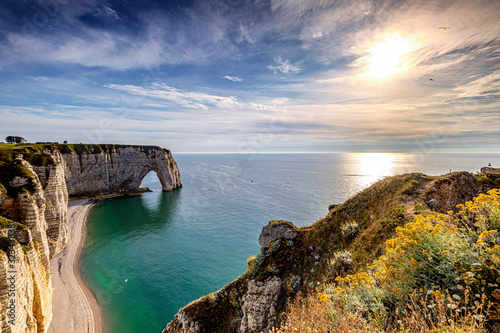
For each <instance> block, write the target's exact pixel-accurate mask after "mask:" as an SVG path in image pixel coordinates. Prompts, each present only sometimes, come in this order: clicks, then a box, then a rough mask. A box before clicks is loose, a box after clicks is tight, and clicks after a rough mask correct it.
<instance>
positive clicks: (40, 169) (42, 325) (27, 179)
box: [0, 145, 182, 333]
mask: <svg viewBox="0 0 500 333" xmlns="http://www.w3.org/2000/svg"><path fill="white" fill-rule="evenodd" d="M38 148H40V147H38ZM75 148H77V149H76V150H75ZM43 149H44V150H45V151H44V152H43V153H42V152H40V151H39V150H37V151H35V152H34V151H30V150H28V151H27V153H26V154H24V155H25V156H23V154H17V153H16V152H12V151H3V152H0V153H3V154H0V304H1V305H2V306H1V307H0V333H1V332H19V333H20V332H23V333H32V332H37V333H38V332H46V331H47V329H48V327H49V324H50V321H51V318H52V286H51V273H50V266H49V258H51V257H53V256H54V255H56V254H57V253H59V252H60V251H62V250H63V249H64V247H65V245H66V243H67V233H68V217H67V206H68V195H69V196H76V197H95V196H100V195H107V194H115V193H126V192H131V191H138V190H139V186H140V184H141V181H142V179H143V178H144V176H146V174H147V173H148V172H149V171H155V172H156V173H157V175H158V178H159V180H160V182H161V184H162V188H163V190H164V191H170V190H173V189H175V188H178V187H180V186H182V184H181V180H180V174H179V170H178V169H177V164H176V163H175V161H174V159H173V158H172V154H171V153H170V151H168V150H166V149H162V148H160V147H144V146H111V145H73V146H72V147H70V145H49V146H48V147H47V146H46V145H44V146H43ZM83 149H85V150H83ZM12 155H15V158H13V157H14V156H12ZM28 160H29V161H31V163H30V162H28ZM11 302H15V306H13V309H14V310H12V309H9V307H6V306H4V305H8V304H11Z"/></svg>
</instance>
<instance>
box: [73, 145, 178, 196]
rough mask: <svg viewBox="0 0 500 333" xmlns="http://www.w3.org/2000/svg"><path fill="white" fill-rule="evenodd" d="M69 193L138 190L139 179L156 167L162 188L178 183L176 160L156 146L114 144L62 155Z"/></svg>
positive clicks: (100, 193) (105, 192)
mask: <svg viewBox="0 0 500 333" xmlns="http://www.w3.org/2000/svg"><path fill="white" fill-rule="evenodd" d="M63 158H64V161H65V162H66V166H65V175H66V184H67V187H68V194H69V195H70V196H99V195H104V194H110V193H123V192H130V191H138V190H139V186H140V184H141V181H142V179H143V178H144V177H145V176H146V175H147V174H148V173H149V172H150V171H155V172H156V174H157V175H158V179H159V180H160V183H161V186H162V189H163V191H171V190H173V189H175V188H178V187H181V186H182V183H181V179H180V174H179V170H178V168H177V164H176V163H175V161H174V159H173V158H172V154H171V152H170V151H168V150H166V149H161V148H159V147H155V148H149V149H148V150H146V149H144V148H143V147H141V146H133V147H121V146H118V147H113V148H110V149H109V150H107V151H103V152H99V153H91V154H80V155H79V154H76V153H74V152H72V153H69V154H64V155H63Z"/></svg>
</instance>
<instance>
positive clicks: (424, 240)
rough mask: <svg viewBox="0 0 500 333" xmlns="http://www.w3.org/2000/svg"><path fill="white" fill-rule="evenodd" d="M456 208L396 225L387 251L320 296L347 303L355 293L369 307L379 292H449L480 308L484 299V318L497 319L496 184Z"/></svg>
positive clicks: (393, 298)
mask: <svg viewBox="0 0 500 333" xmlns="http://www.w3.org/2000/svg"><path fill="white" fill-rule="evenodd" d="M457 208H458V213H454V212H453V211H449V212H448V213H447V214H439V215H437V216H435V215H428V216H422V215H418V216H416V217H415V221H414V222H410V223H407V224H406V225H405V226H404V227H397V228H396V230H395V231H396V236H395V237H394V238H392V239H389V240H387V241H386V243H385V254H384V255H382V256H380V257H379V258H378V259H377V260H375V261H374V262H373V264H372V265H371V266H369V268H368V270H367V272H358V273H356V274H350V275H347V276H345V277H343V278H341V277H338V278H337V279H336V284H335V285H333V286H325V288H324V291H323V292H320V293H319V294H318V296H319V298H320V299H321V300H322V301H330V300H331V301H334V302H342V303H344V304H345V305H347V306H348V307H349V304H347V303H349V302H351V299H356V302H365V304H364V305H363V306H366V307H367V308H369V307H370V304H373V303H377V304H380V303H381V302H380V299H378V300H377V301H376V302H375V301H374V300H373V299H370V297H371V298H373V297H379V296H380V295H382V297H384V299H385V301H384V302H387V301H389V302H390V303H393V304H396V305H397V304H404V303H405V302H408V300H409V299H411V298H412V297H415V295H417V296H418V295H419V297H428V296H432V297H434V299H436V300H444V301H445V300H446V299H445V296H444V295H449V296H448V298H449V299H450V300H454V301H457V302H459V303H460V304H462V305H461V306H462V307H463V309H464V310H467V311H468V310H471V311H473V310H477V309H478V308H482V306H483V305H481V304H483V303H484V301H485V300H486V301H487V302H488V303H489V308H488V309H489V310H488V312H487V318H488V319H489V320H500V237H499V233H498V227H499V226H500V189H494V190H491V191H489V192H488V194H480V195H478V196H477V197H476V198H474V199H473V200H471V201H467V202H465V203H464V204H461V205H458V206H457ZM464 295H470V297H469V296H467V297H464ZM357 306H359V305H357ZM454 306H455V305H454Z"/></svg>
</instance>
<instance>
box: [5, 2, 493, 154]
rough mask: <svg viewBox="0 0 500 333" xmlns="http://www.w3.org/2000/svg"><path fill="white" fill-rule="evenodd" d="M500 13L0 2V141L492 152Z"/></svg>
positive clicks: (193, 148) (465, 7)
mask: <svg viewBox="0 0 500 333" xmlns="http://www.w3.org/2000/svg"><path fill="white" fill-rule="evenodd" d="M499 21H500V2H498V1H461V0H459V1H443V0H441V1H396V0H393V1H382V0H371V1H368V0H359V1H347V0H346V1H344V0H317V1H305V0H303V1H299V0H266V1H264V0H253V1H244V0H216V1H208V0H204V1H196V0H194V1H181V0H178V1H149V0H145V1H132V0H129V1H126V0H113V1H111V0H110V1H106V0H75V1H72V0H48V1H47V0H43V1H42V0H29V1H24V0H16V1H14V0H12V1H11V0H4V1H2V3H1V4H0V137H2V138H3V137H5V136H7V135H19V136H23V137H25V138H27V139H28V140H29V141H59V142H62V141H64V140H67V141H69V142H74V143H79V142H91V143H123V144H130V143H133V144H155V145H160V146H164V147H167V148H169V149H172V150H173V151H174V152H292V151H301V152H327V151H358V152H359V151H366V152H384V151H387V152H415V151H423V152H426V153H431V152H434V151H474V152H499V150H500V140H499V139H500V126H499V125H500V98H499V97H500V47H499V46H500V39H499V37H500V24H499V23H498V22H499Z"/></svg>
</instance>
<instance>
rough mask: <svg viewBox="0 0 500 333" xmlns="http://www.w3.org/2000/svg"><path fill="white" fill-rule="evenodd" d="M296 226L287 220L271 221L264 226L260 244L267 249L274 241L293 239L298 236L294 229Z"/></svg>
mask: <svg viewBox="0 0 500 333" xmlns="http://www.w3.org/2000/svg"><path fill="white" fill-rule="evenodd" d="M294 229H296V228H295V226H294V225H293V224H291V223H290V222H286V221H271V222H270V223H269V224H268V225H266V226H265V227H264V228H262V232H261V233H260V237H259V245H260V246H261V247H262V248H264V249H266V248H268V247H269V245H270V244H272V242H275V241H277V240H281V239H286V240H292V239H294V238H295V237H297V232H296V231H294Z"/></svg>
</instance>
